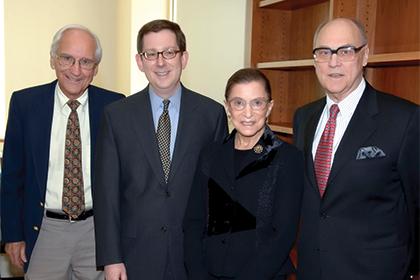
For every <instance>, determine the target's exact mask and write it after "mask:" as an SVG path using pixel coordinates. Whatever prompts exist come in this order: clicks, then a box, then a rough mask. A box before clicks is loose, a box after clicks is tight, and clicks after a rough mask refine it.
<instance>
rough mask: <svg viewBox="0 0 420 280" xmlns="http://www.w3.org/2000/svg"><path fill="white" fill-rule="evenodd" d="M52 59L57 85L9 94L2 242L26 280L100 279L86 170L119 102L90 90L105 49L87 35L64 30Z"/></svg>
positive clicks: (115, 96)
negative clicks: (103, 124) (102, 123)
mask: <svg viewBox="0 0 420 280" xmlns="http://www.w3.org/2000/svg"><path fill="white" fill-rule="evenodd" d="M50 55H51V57H50V63H51V67H52V68H53V69H54V70H55V73H56V76H57V80H56V81H53V82H52V83H49V84H45V85H40V86H36V87H32V88H27V89H24V90H20V91H17V92H14V93H13V95H12V97H11V100H10V109H9V118H8V123H7V129H6V137H5V143H4V150H3V164H2V178H1V179H2V181H1V186H2V188H1V207H2V209H1V230H2V238H3V241H4V242H6V252H7V254H8V255H9V257H10V259H11V262H12V263H13V264H14V265H16V266H20V267H22V266H24V268H25V271H26V275H25V276H26V277H27V279H40V280H41V279H42V280H47V279H51V280H58V279H63V280H65V279H101V277H103V276H101V274H102V273H101V272H98V271H97V270H96V264H95V241H94V230H93V217H92V214H93V210H92V194H91V178H92V176H91V174H92V171H93V170H91V166H92V164H93V160H92V158H93V154H94V151H95V141H96V132H97V129H98V127H99V120H100V116H101V114H102V109H103V107H104V106H105V105H107V104H109V103H111V102H113V101H116V100H118V99H120V98H122V97H123V95H121V94H117V93H114V92H110V91H108V90H105V89H101V88H98V87H95V86H92V85H90V83H91V82H92V79H93V77H94V76H95V75H96V73H97V71H98V65H99V62H100V60H101V57H102V49H101V46H100V43H99V39H98V38H97V37H96V35H95V34H93V33H92V32H91V31H89V30H88V29H87V28H86V27H83V26H80V25H68V26H65V27H63V28H61V29H60V30H59V31H58V32H57V33H56V34H55V36H54V38H53V42H52V45H51V51H50ZM73 105H75V107H77V108H75V107H73V108H71V106H73ZM68 171H71V172H68Z"/></svg>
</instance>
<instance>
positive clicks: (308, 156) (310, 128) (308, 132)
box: [304, 98, 326, 194]
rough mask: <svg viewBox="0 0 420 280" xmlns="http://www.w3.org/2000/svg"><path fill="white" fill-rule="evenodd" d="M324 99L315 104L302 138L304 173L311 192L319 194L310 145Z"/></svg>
mask: <svg viewBox="0 0 420 280" xmlns="http://www.w3.org/2000/svg"><path fill="white" fill-rule="evenodd" d="M325 102H326V101H325V98H323V99H321V100H320V102H318V103H317V104H316V108H315V110H314V111H313V114H312V115H311V116H310V117H309V119H308V124H307V126H306V129H305V132H304V135H305V136H304V137H305V142H304V143H305V146H304V153H305V154H304V156H305V162H306V171H307V176H308V179H309V182H310V183H311V186H312V187H313V190H314V191H315V192H316V193H317V194H319V190H318V183H317V182H316V178H315V169H314V159H313V156H312V144H313V141H314V136H315V131H316V127H317V126H318V121H319V119H320V117H321V114H322V111H323V109H324V107H325Z"/></svg>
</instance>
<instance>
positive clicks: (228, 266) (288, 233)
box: [184, 127, 303, 280]
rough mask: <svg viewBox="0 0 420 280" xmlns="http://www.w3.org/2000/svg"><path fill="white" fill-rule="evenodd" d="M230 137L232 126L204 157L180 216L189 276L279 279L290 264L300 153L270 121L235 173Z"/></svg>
mask: <svg viewBox="0 0 420 280" xmlns="http://www.w3.org/2000/svg"><path fill="white" fill-rule="evenodd" d="M234 139H235V131H234V132H233V133H232V134H231V135H230V136H229V138H227V140H226V141H225V142H224V143H223V144H218V145H214V146H213V147H211V148H210V149H209V150H207V151H206V152H205V153H204V154H203V156H202V158H201V161H200V167H199V169H198V170H197V173H196V177H195V181H194V185H193V189H192V191H191V195H190V199H189V204H188V208H187V211H186V216H185V221H184V231H185V244H184V246H185V262H186V267H187V271H188V277H189V279H194V280H197V279H208V277H209V275H212V276H222V277H233V278H229V279H240V280H245V279H249V280H251V279H252V280H255V279H258V280H264V279H283V277H284V276H285V275H286V274H287V273H289V272H291V271H293V265H292V263H291V261H290V259H289V252H290V250H291V248H292V246H293V242H294V240H295V237H296V232H297V227H298V220H299V210H300V202H301V195H302V191H303V158H302V155H301V153H300V152H299V151H298V150H297V149H296V148H295V147H293V146H291V145H289V144H287V143H285V142H282V141H281V140H279V139H278V138H277V137H276V136H275V135H274V134H273V133H272V132H271V130H270V129H269V128H268V127H267V128H266V129H265V132H264V135H263V136H262V137H261V139H260V141H259V142H258V144H259V145H261V147H263V150H261V151H259V152H255V151H254V152H253V153H251V154H250V155H248V157H247V158H246V159H245V162H244V165H243V166H242V167H241V168H240V170H241V171H240V172H239V174H238V176H235V174H234ZM209 279H210V278H209ZM223 279H225V278H223Z"/></svg>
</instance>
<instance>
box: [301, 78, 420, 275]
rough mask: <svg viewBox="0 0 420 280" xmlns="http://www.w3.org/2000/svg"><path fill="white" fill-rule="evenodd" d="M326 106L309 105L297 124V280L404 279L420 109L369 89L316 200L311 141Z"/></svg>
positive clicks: (414, 202) (412, 225) (415, 188)
mask: <svg viewBox="0 0 420 280" xmlns="http://www.w3.org/2000/svg"><path fill="white" fill-rule="evenodd" d="M324 106H325V98H323V99H321V100H318V101H316V102H314V103H311V104H309V105H306V106H304V107H302V108H300V109H299V110H298V111H297V112H296V115H295V120H294V133H295V143H296V144H297V146H298V147H299V148H300V149H302V150H303V151H304V156H305V160H306V176H305V190H304V196H303V202H302V205H303V206H302V207H303V208H302V225H301V229H300V239H299V244H298V279H299V280H321V279H322V280H336V279H340V280H347V279H348V280H354V279H358V280H387V279H388V280H401V279H403V277H404V275H405V274H406V271H407V266H408V264H409V259H410V255H411V253H412V250H413V249H412V248H413V239H414V237H415V235H414V228H415V227H416V223H418V220H417V221H416V219H415V216H416V213H418V212H417V211H418V196H419V170H420V168H419V107H418V106H417V105H414V104H412V103H410V102H407V101H405V100H402V99H399V98H397V97H395V96H392V95H388V94H384V93H381V92H378V91H376V90H375V89H373V88H372V87H371V86H370V85H369V84H367V85H366V89H365V91H364V93H363V95H362V97H361V99H360V101H359V104H358V105H357V107H356V110H355V112H354V115H353V117H352V119H351V121H350V123H349V125H348V127H347V129H346V131H345V134H344V136H343V138H342V140H341V143H340V144H339V146H338V149H337V152H336V154H335V158H334V161H333V165H332V169H331V173H330V176H329V179H328V183H327V189H326V192H325V194H324V197H323V198H322V199H321V198H320V195H319V192H318V188H317V183H316V179H315V174H314V165H313V158H312V142H313V137H314V133H315V130H316V126H317V123H318V120H319V117H320V115H321V112H322V110H323V108H324ZM369 147H377V148H379V149H380V150H382V152H383V153H380V152H378V150H376V153H372V154H369V152H368V150H369V149H370V148H369ZM417 225H418V224H417Z"/></svg>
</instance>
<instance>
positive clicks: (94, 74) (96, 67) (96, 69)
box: [93, 64, 99, 76]
mask: <svg viewBox="0 0 420 280" xmlns="http://www.w3.org/2000/svg"><path fill="white" fill-rule="evenodd" d="M98 68H99V65H98V64H97V65H96V66H95V70H93V71H95V72H94V73H93V76H96V74H98Z"/></svg>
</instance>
